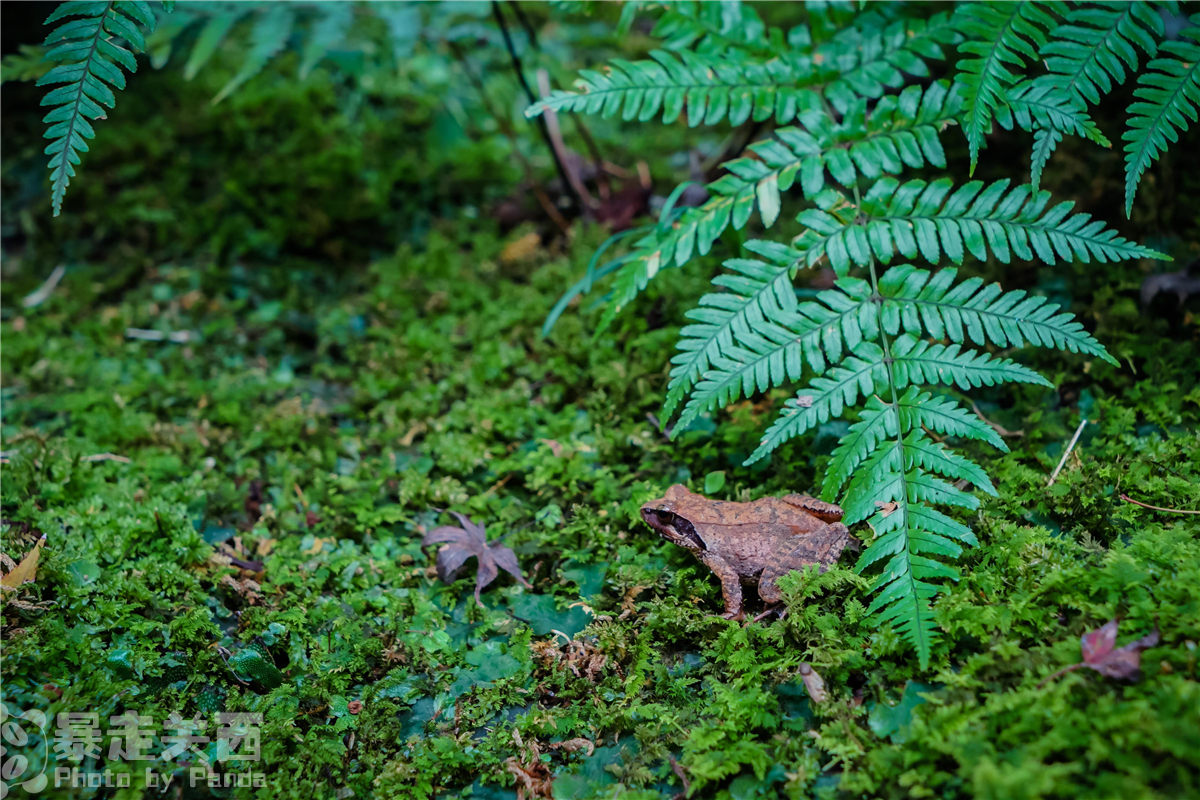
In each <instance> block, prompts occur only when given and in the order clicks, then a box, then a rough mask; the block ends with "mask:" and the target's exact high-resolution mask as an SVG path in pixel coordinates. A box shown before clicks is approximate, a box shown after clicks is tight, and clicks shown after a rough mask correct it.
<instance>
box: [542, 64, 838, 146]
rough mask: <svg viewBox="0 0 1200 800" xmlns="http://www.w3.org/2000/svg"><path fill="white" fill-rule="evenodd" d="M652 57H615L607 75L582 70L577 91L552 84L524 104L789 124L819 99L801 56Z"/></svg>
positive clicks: (814, 72)
mask: <svg viewBox="0 0 1200 800" xmlns="http://www.w3.org/2000/svg"><path fill="white" fill-rule="evenodd" d="M650 58H651V59H652V60H650V61H636V62H630V61H624V60H614V61H613V63H612V65H611V66H609V67H607V71H606V72H605V73H600V72H594V71H592V70H584V71H582V72H580V74H579V75H580V77H579V79H578V80H577V81H576V82H575V86H576V89H577V91H574V92H567V91H561V90H556V91H554V92H552V93H551V94H550V96H549V97H547V98H546V99H544V100H542V101H540V102H538V103H535V104H533V105H532V106H530V107H529V110H528V111H527V112H526V114H527V115H528V116H530V117H533V116H537V115H538V114H541V113H543V112H544V111H547V110H552V111H559V112H568V111H577V112H580V113H584V114H600V115H601V116H603V117H606V118H607V117H612V116H615V115H616V114H618V113H620V114H621V115H622V117H623V118H624V119H626V120H632V119H637V120H640V121H642V122H645V121H646V120H650V119H653V118H654V117H655V116H656V115H658V114H659V112H662V121H663V122H664V123H670V122H674V121H675V120H676V119H678V118H679V116H680V115H681V114H682V113H683V112H684V111H685V110H686V111H687V121H688V125H689V126H691V127H695V126H697V125H701V124H704V125H715V124H716V123H718V122H721V121H722V120H724V119H728V120H729V123H730V124H731V125H740V124H741V123H743V122H745V121H746V120H748V119H751V118H753V119H754V120H755V121H760V122H761V121H763V120H766V119H769V118H770V117H771V116H772V115H774V116H775V119H776V121H777V122H779V123H780V124H784V123H787V122H790V121H791V120H792V119H793V118H795V116H796V114H797V113H798V112H799V111H800V110H801V109H803V108H816V107H818V106H819V105H820V99H819V97H818V95H817V93H816V92H815V91H814V90H813V89H811V88H808V87H809V86H811V85H815V84H817V83H820V82H821V80H820V77H819V76H820V74H821V73H820V72H819V67H817V66H816V65H814V64H813V62H812V59H811V58H808V57H805V56H794V57H791V58H786V59H785V58H779V57H775V58H772V59H769V60H766V61H760V60H757V59H749V58H746V57H745V54H743V53H740V52H738V51H729V52H727V53H724V54H721V55H708V54H700V53H693V52H692V51H690V50H683V51H681V52H679V53H675V54H671V53H668V52H667V51H665V50H655V51H654V52H652V53H651V54H650Z"/></svg>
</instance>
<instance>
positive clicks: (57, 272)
mask: <svg viewBox="0 0 1200 800" xmlns="http://www.w3.org/2000/svg"><path fill="white" fill-rule="evenodd" d="M66 274H67V268H66V267H64V266H63V265H62V264H59V265H58V266H57V267H55V268H54V271H53V272H51V273H50V277H49V278H46V282H45V283H43V284H42V285H41V286H39V287H38V288H37V290H36V291H34V292H32V293H30V294H28V295H26V296H25V298H24V299H22V300H21V306H22V307H23V308H34V307H35V306H40V305H41V304H42V303H44V302H46V299H47V298H48V297H50V295H51V294H53V292H54V289H55V288H56V287H57V286H58V282H59V281H61V280H62V279H63V275H66Z"/></svg>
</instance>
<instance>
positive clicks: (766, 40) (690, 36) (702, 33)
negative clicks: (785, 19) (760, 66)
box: [622, 3, 782, 54]
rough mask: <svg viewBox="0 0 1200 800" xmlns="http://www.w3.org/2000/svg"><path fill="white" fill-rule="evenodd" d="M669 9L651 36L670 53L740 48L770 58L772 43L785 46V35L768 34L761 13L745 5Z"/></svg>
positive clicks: (684, 5)
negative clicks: (671, 51)
mask: <svg viewBox="0 0 1200 800" xmlns="http://www.w3.org/2000/svg"><path fill="white" fill-rule="evenodd" d="M665 5H666V11H665V12H664V13H663V15H662V16H661V17H659V18H658V22H656V23H655V25H654V29H653V30H651V31H650V35H651V36H654V37H656V38H658V39H661V40H662V45H663V47H664V48H666V49H667V50H691V49H694V50H696V51H697V52H699V53H722V52H724V51H726V50H728V49H729V48H731V47H736V48H739V49H743V50H748V51H751V52H755V53H760V54H769V53H771V52H772V50H773V48H772V47H771V45H770V42H771V40H772V39H775V40H776V41H778V42H780V43H782V35H781V34H782V32H781V31H776V30H774V29H772V30H771V31H768V30H767V27H766V26H765V25H764V24H763V21H762V18H761V17H760V16H759V15H758V12H757V11H755V10H754V8H752V7H751V6H749V5H745V4H743V3H666V4H665ZM622 10H623V9H622ZM774 49H775V50H778V49H779V48H774Z"/></svg>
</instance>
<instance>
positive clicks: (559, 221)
mask: <svg viewBox="0 0 1200 800" xmlns="http://www.w3.org/2000/svg"><path fill="white" fill-rule="evenodd" d="M446 45H447V46H448V47H449V48H450V52H452V53H454V57H455V58H456V59H458V63H460V64H461V65H462V68H463V72H465V73H466V74H467V80H469V81H470V82H471V85H472V86H473V87H475V91H476V92H477V93H478V94H479V101H480V103H482V104H483V107H484V109H485V110H486V111H487V113H488V115H489V116H491V118H492V119H494V120H496V125H497V126H498V127H499V128H500V132H501V133H502V134H504V137H505V138H506V139H508V141H509V143H510V144H511V145H512V148H513V155H515V156H516V158H517V161H519V162H520V163H521V168H522V169H523V170H524V172H525V180H526V181H527V182H528V183H529V185H530V186H531V187H533V195H534V197H536V198H537V201H538V204H539V205H541V207H542V210H543V211H545V212H546V215H547V216H548V217H550V219H551V220H553V221H554V224H555V225H557V226H558V229H559V230H560V231H562V234H563V236H567V237H570V235H571V226H570V223H568V222H567V220H566V218H565V217H563V215H562V213H561V212H559V210H558V209H557V208H555V206H554V203H553V201H551V200H550V197H549V195H547V194H546V192H545V190H544V189H542V187H541V185H540V184H539V183H538V181H537V177H536V176H535V175H534V172H533V165H532V164H530V163H529V159H527V158H526V157H525V154H524V153H522V152H521V143H520V140H519V139H518V137H517V132H516V131H515V130H513V127H512V125H511V124H510V123H509V121H508V120H507V119H506V118H505V117H502V116H500V114H498V113H496V109H495V107H493V106H492V102H491V99H490V98H489V97H488V93H487V88H486V87H485V86H484V85H483V81H482V80H481V79H480V78H479V76H478V75H476V74H475V71H474V70H473V69H471V62H470V61H468V60H467V55H466V53H464V52H463V51H462V48H460V47H459V46H458V44H457V43H456V42H452V41H450V40H448V39H447V40H446Z"/></svg>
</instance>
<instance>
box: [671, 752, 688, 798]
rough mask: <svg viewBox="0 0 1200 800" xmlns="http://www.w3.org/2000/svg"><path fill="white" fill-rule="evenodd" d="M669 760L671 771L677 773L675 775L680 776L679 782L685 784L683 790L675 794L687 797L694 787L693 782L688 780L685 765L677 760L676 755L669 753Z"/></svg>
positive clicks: (677, 796) (678, 796)
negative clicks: (684, 769) (681, 764)
mask: <svg viewBox="0 0 1200 800" xmlns="http://www.w3.org/2000/svg"><path fill="white" fill-rule="evenodd" d="M667 761H668V762H670V764H671V772H674V773H675V777H677V778H679V783H680V784H682V785H683V791H682V792H679V793H678V794H676V795H675V797H676V798H683V797H687V794H688V792H689V791H690V790H691V788H692V782H691V781H689V780H688V777H687V774H686V773H685V772H684V771H683V767H681V766H680V765H679V762H678V761H676V760H675V756H673V755H668V756H667Z"/></svg>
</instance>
